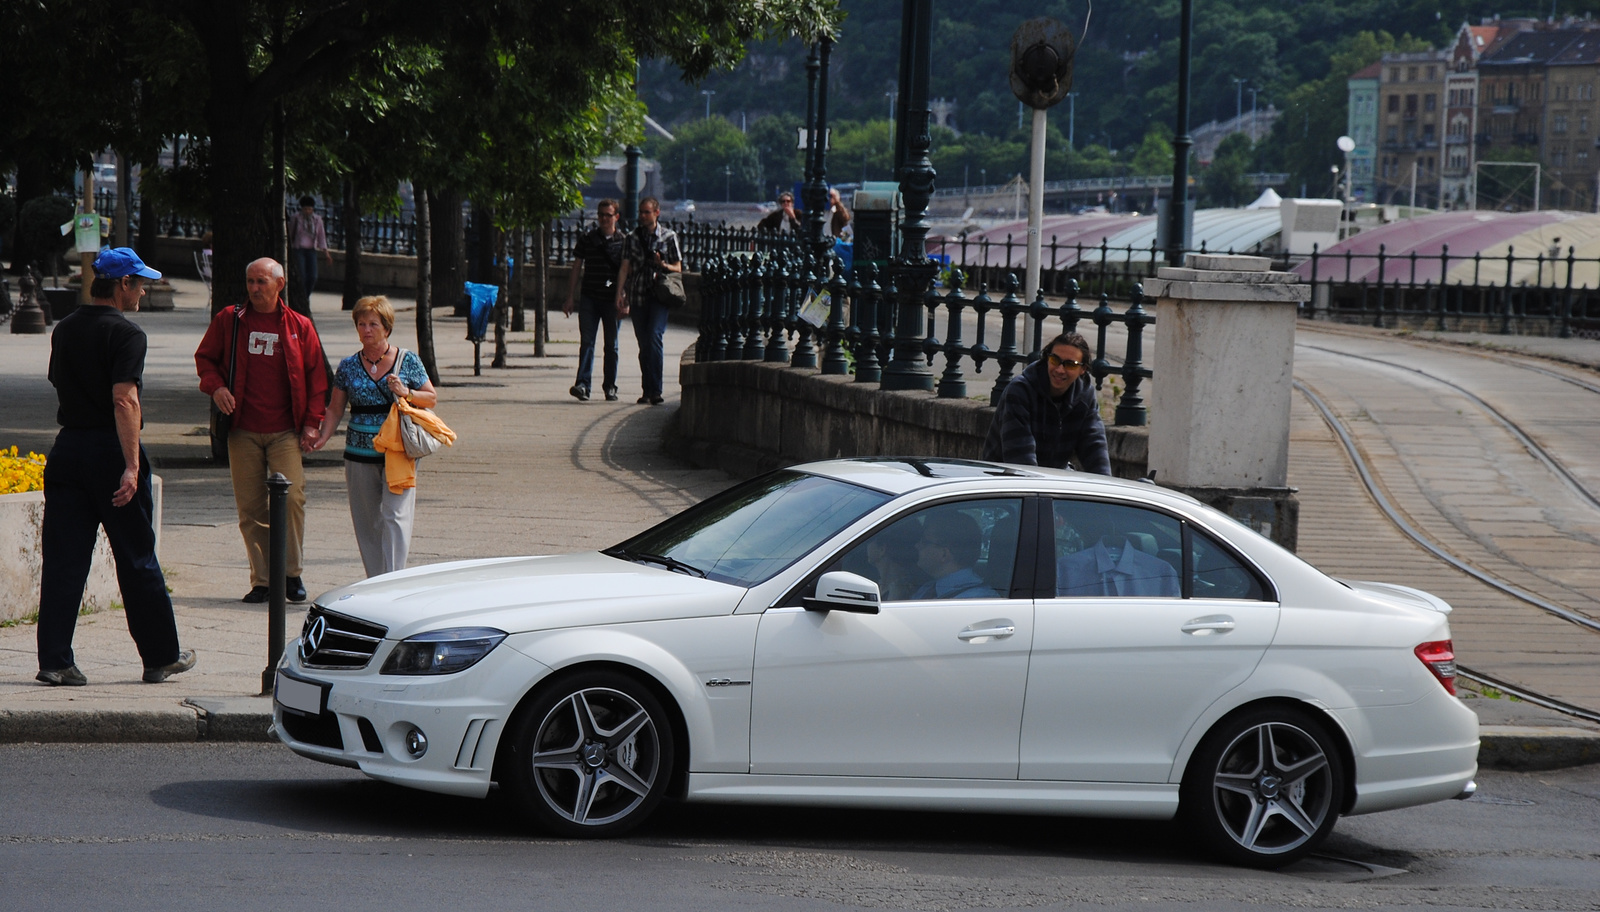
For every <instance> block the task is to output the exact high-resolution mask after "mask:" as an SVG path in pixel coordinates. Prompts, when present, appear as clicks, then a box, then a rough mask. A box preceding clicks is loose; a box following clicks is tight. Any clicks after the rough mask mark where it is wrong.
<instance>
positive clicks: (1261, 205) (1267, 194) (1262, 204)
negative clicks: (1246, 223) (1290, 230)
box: [1245, 187, 1283, 209]
mask: <svg viewBox="0 0 1600 912" xmlns="http://www.w3.org/2000/svg"><path fill="white" fill-rule="evenodd" d="M1281 202H1283V197H1281V196H1279V195H1278V191H1276V190H1274V189H1272V188H1271V187H1268V188H1267V189H1265V190H1263V191H1261V195H1260V196H1258V197H1256V201H1255V202H1253V203H1251V204H1250V205H1248V206H1246V207H1245V208H1246V209H1276V208H1278V204H1279V203H1281Z"/></svg>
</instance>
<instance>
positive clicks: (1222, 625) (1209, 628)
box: [1178, 614, 1234, 636]
mask: <svg viewBox="0 0 1600 912" xmlns="http://www.w3.org/2000/svg"><path fill="white" fill-rule="evenodd" d="M1233 626H1234V625H1233V618H1231V617H1228V616H1227V615H1226V614H1208V615H1206V616H1205V617H1197V618H1195V619H1193V620H1191V621H1188V622H1186V623H1185V624H1184V625H1183V626H1182V627H1180V628H1178V629H1179V630H1182V631H1183V632H1184V633H1187V634H1189V635H1190V636H1211V635H1212V634H1216V635H1218V636H1220V635H1222V634H1224V633H1231V632H1232V631H1233Z"/></svg>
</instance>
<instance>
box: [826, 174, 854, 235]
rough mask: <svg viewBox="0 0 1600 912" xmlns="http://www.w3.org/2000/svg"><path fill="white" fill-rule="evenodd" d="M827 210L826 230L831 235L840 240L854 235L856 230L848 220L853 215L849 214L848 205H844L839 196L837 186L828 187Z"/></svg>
mask: <svg viewBox="0 0 1600 912" xmlns="http://www.w3.org/2000/svg"><path fill="white" fill-rule="evenodd" d="M828 210H829V212H830V215H829V217H828V230H829V231H830V232H831V233H832V234H833V236H834V237H835V238H838V239H839V240H841V241H848V240H850V239H851V238H853V237H855V234H856V230H855V228H853V227H851V225H850V220H851V219H852V218H854V216H852V215H851V214H850V207H849V206H846V205H845V204H844V200H842V199H840V198H839V188H837V187H829V188H828Z"/></svg>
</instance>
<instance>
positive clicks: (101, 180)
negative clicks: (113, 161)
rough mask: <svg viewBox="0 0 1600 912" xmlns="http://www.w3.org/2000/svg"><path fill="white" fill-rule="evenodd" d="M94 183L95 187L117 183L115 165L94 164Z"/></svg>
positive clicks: (112, 185) (111, 185) (110, 185)
mask: <svg viewBox="0 0 1600 912" xmlns="http://www.w3.org/2000/svg"><path fill="white" fill-rule="evenodd" d="M94 183H95V186H97V187H115V186H116V185H117V166H116V165H105V164H97V165H95V166H94Z"/></svg>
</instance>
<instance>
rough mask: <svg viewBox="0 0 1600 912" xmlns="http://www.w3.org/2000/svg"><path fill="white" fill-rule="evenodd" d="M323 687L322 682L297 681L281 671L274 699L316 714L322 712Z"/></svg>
mask: <svg viewBox="0 0 1600 912" xmlns="http://www.w3.org/2000/svg"><path fill="white" fill-rule="evenodd" d="M322 689H323V685H321V684H311V683H308V682H306V681H297V680H295V679H294V678H291V677H289V676H288V675H286V674H284V673H283V672H281V671H280V672H278V684H277V687H276V688H274V690H273V699H275V700H277V701H278V702H279V703H282V704H283V705H284V706H287V707H288V708H290V709H294V710H299V711H300V712H303V713H310V714H311V715H313V716H315V715H318V714H320V713H321V712H322Z"/></svg>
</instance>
